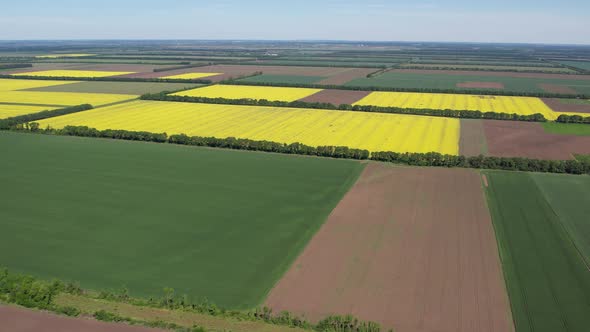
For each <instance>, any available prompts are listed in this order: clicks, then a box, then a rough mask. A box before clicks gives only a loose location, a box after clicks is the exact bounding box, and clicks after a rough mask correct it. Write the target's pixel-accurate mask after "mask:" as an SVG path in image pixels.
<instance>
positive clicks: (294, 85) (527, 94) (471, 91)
mask: <svg viewBox="0 0 590 332" xmlns="http://www.w3.org/2000/svg"><path fill="white" fill-rule="evenodd" d="M219 84H229V83H226V82H219ZM231 84H232V85H253V86H280V87H287V88H311V89H330V90H352V91H391V92H422V93H449V94H468V95H490V96H515V97H538V98H563V99H590V95H587V94H565V93H553V92H518V91H494V90H485V89H435V88H398V87H384V86H358V85H357V86H349V85H334V84H327V85H323V84H310V83H276V82H244V81H235V82H231Z"/></svg>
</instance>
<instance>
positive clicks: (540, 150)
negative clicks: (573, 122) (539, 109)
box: [483, 120, 590, 160]
mask: <svg viewBox="0 0 590 332" xmlns="http://www.w3.org/2000/svg"><path fill="white" fill-rule="evenodd" d="M483 122H484V125H483V127H484V131H485V135H486V140H487V146H488V153H489V155H491V156H497V157H527V158H537V159H554V160H560V159H573V158H574V156H573V154H590V137H589V136H575V135H558V134H551V133H548V132H546V131H545V130H544V129H543V127H542V125H541V124H539V123H528V122H521V121H499V120H498V121H496V120H485V121H483Z"/></svg>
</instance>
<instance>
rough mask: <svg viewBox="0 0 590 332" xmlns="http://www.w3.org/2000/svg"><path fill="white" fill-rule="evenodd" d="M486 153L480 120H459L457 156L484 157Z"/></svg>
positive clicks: (484, 137)
mask: <svg viewBox="0 0 590 332" xmlns="http://www.w3.org/2000/svg"><path fill="white" fill-rule="evenodd" d="M486 152H487V143H486V136H485V133H484V130H483V122H482V120H477V119H461V136H460V138H459V154H460V155H462V156H467V157H471V156H478V155H480V154H483V155H485V154H486Z"/></svg>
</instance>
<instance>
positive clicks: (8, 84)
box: [0, 79, 77, 92]
mask: <svg viewBox="0 0 590 332" xmlns="http://www.w3.org/2000/svg"><path fill="white" fill-rule="evenodd" d="M70 83H77V82H76V81H46V80H19V79H0V92H4V91H16V90H25V89H33V88H42V87H46V86H54V85H63V84H70Z"/></svg>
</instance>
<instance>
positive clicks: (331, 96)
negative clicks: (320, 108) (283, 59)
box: [300, 89, 371, 105]
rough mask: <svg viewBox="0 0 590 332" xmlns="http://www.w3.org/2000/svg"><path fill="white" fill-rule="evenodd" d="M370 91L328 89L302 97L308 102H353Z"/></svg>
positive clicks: (335, 103) (336, 103) (337, 103)
mask: <svg viewBox="0 0 590 332" xmlns="http://www.w3.org/2000/svg"><path fill="white" fill-rule="evenodd" d="M369 93H371V92H370V91H353V90H334V89H327V90H322V91H320V92H317V93H314V94H313V95H311V96H308V97H305V98H303V99H300V101H305V102H308V103H330V104H334V105H340V104H352V103H355V102H357V101H359V100H361V99H362V98H364V97H366V96H367V95H368V94H369Z"/></svg>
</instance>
